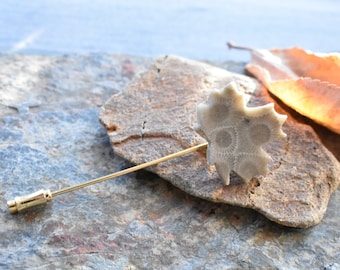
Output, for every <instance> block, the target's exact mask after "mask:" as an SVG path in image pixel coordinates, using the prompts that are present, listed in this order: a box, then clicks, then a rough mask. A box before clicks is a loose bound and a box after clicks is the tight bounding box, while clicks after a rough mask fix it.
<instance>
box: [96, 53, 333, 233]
mask: <svg viewBox="0 0 340 270" xmlns="http://www.w3.org/2000/svg"><path fill="white" fill-rule="evenodd" d="M231 81H235V82H236V84H237V85H238V87H239V89H242V90H243V92H244V93H245V94H247V95H248V96H249V103H248V106H255V105H263V104H266V103H269V102H275V101H273V99H272V98H271V97H270V96H269V95H268V93H267V92H266V91H265V90H264V89H263V88H256V83H255V81H253V80H252V79H250V78H248V77H246V76H243V75H238V74H234V73H230V72H228V71H226V70H223V69H220V68H217V67H213V66H210V65H208V64H204V63H200V62H197V61H192V60H188V59H184V58H180V57H176V56H162V57H160V58H158V59H156V60H155V62H154V64H153V65H152V66H151V67H150V69H149V70H148V71H147V72H146V73H144V74H143V75H141V76H139V77H137V78H136V79H135V80H134V81H133V82H132V83H131V84H130V85H129V86H128V87H127V88H126V89H125V91H124V92H122V93H119V94H117V95H114V96H113V97H111V99H110V100H109V101H108V102H107V103H106V104H105V105H104V107H103V108H102V110H101V114H100V120H101V122H102V123H103V124H104V125H105V127H106V129H107V131H108V134H109V137H110V140H111V143H112V146H113V148H114V151H115V153H116V154H118V155H120V156H122V157H123V158H125V159H127V160H129V161H130V162H132V163H135V164H140V163H144V162H147V161H150V160H153V159H156V158H159V157H162V156H165V155H168V154H170V153H175V152H177V151H180V150H183V149H185V148H188V147H190V146H193V145H196V144H198V143H201V142H203V141H204V140H203V138H202V137H201V136H200V135H198V134H197V133H196V131H195V125H196V124H197V120H196V118H197V115H196V106H197V104H198V103H200V102H203V101H205V100H206V99H207V97H208V95H209V93H210V91H211V89H214V88H215V89H216V88H217V89H220V88H222V87H224V86H225V85H226V84H227V83H229V82H231ZM275 109H276V110H277V111H278V112H279V113H285V112H284V110H283V109H282V108H280V106H279V105H278V104H276V105H275ZM283 130H284V132H285V133H286V134H287V138H286V139H285V140H281V141H275V142H272V143H269V144H268V145H267V146H266V147H265V150H266V152H267V153H268V154H269V155H270V156H271V157H272V161H271V162H270V163H269V173H268V174H267V175H266V176H264V177H262V176H261V177H258V178H253V179H252V180H251V181H250V182H249V183H244V182H243V181H241V180H240V178H239V177H238V176H237V175H231V178H230V181H231V182H230V185H229V186H225V185H223V183H222V181H221V179H220V177H219V175H218V174H217V172H216V169H215V167H214V166H209V165H208V164H207V161H206V153H204V152H196V153H193V154H190V155H188V156H185V157H181V158H177V159H174V160H171V161H168V162H165V163H161V164H158V165H157V166H153V167H150V168H149V170H150V171H152V172H154V173H156V174H158V175H160V176H161V177H163V178H164V179H166V180H168V181H170V182H171V183H172V184H174V185H175V186H177V187H179V188H181V189H182V190H184V191H186V192H188V193H190V194H192V195H194V196H197V197H200V198H204V199H207V200H210V201H214V202H221V203H227V204H232V205H238V206H242V207H248V208H252V209H255V210H257V211H259V212H260V213H262V214H263V215H265V216H266V217H267V218H269V219H270V220H273V221H275V222H277V223H279V224H282V225H286V226H292V227H300V228H303V227H309V226H313V225H315V224H317V223H318V222H320V220H321V219H322V217H323V215H324V213H325V211H326V209H327V205H328V201H329V198H330V196H331V194H332V192H333V191H334V190H335V189H336V188H337V186H338V185H339V182H340V165H339V162H338V161H337V159H336V158H335V157H334V156H333V154H332V153H331V152H329V151H328V150H327V149H326V147H324V146H323V144H322V142H321V141H320V139H319V138H318V136H317V135H316V133H315V132H314V130H313V129H312V128H311V127H310V126H309V125H306V124H303V123H299V122H298V121H297V120H296V119H295V118H293V117H292V116H291V115H289V117H288V119H287V121H286V123H285V124H284V126H283ZM332 136H334V134H333V135H332ZM339 141H340V140H337V143H335V144H333V145H335V146H334V147H336V148H337V149H338V146H337V145H336V144H338V143H340V142H339Z"/></svg>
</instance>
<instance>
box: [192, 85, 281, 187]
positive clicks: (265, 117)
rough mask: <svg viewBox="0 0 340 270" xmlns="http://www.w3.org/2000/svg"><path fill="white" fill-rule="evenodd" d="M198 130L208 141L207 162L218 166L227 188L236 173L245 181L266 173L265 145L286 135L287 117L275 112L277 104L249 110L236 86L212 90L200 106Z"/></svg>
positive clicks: (217, 168) (198, 110)
mask: <svg viewBox="0 0 340 270" xmlns="http://www.w3.org/2000/svg"><path fill="white" fill-rule="evenodd" d="M197 116H198V127H197V128H198V131H199V132H200V133H201V134H202V136H203V137H205V138H206V139H207V141H208V150H207V160H208V163H209V164H210V165H212V164H215V166H216V170H217V172H218V174H219V175H220V176H221V177H222V179H223V182H224V184H225V185H229V183H230V172H231V170H233V171H234V172H235V173H237V174H238V175H239V176H240V177H241V178H242V179H243V180H245V181H246V182H248V181H250V179H251V178H252V177H254V176H256V175H264V174H266V173H267V163H268V161H269V160H270V157H269V155H268V154H267V153H266V152H265V151H264V150H263V149H262V146H263V145H264V144H265V143H268V142H270V141H272V140H276V139H280V138H283V137H285V136H286V134H285V133H284V132H283V131H282V129H281V128H282V124H283V123H284V121H285V120H286V118H287V116H285V115H280V114H278V113H276V112H275V110H274V104H273V103H270V104H267V105H264V106H260V107H252V108H248V107H247V106H246V102H245V96H244V95H243V94H242V93H240V92H239V91H238V90H237V86H236V84H235V83H230V84H228V85H227V86H226V87H225V88H224V89H223V90H222V91H218V90H213V91H212V92H211V94H210V96H209V98H208V102H207V103H206V104H199V105H198V107H197Z"/></svg>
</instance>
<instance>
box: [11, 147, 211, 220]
mask: <svg viewBox="0 0 340 270" xmlns="http://www.w3.org/2000/svg"><path fill="white" fill-rule="evenodd" d="M207 145H208V143H207V142H206V143H202V144H199V145H196V146H193V147H190V148H188V149H185V150H183V151H180V152H177V153H174V154H170V155H168V156H165V157H162V158H159V159H155V160H152V161H149V162H146V163H143V164H140V165H136V166H134V167H131V168H128V169H125V170H122V171H119V172H115V173H112V174H109V175H105V176H102V177H99V178H96V179H93V180H90V181H88V182H85V183H82V184H78V185H74V186H71V187H67V188H63V189H60V190H57V191H54V192H50V191H49V190H47V191H48V196H47V195H46V194H45V193H44V191H42V192H36V193H32V194H30V195H27V196H23V197H16V198H15V199H14V200H10V201H8V202H7V205H8V207H9V209H10V212H11V213H12V214H15V213H18V212H21V211H23V210H25V209H28V208H31V207H34V206H37V205H45V204H46V203H47V202H48V201H51V200H52V198H53V197H54V196H58V195H61V194H64V193H67V192H71V191H74V190H77V189H81V188H84V187H87V186H90V185H94V184H97V183H100V182H104V181H107V180H110V179H113V178H116V177H118V176H122V175H125V174H128V173H131V172H135V171H138V170H141V169H144V168H146V167H150V166H152V165H156V164H158V163H161V162H164V161H167V160H170V159H174V158H177V157H180V156H183V155H186V154H189V153H192V152H195V151H197V150H199V149H201V148H204V147H206V146H207ZM37 193H39V194H38V196H37Z"/></svg>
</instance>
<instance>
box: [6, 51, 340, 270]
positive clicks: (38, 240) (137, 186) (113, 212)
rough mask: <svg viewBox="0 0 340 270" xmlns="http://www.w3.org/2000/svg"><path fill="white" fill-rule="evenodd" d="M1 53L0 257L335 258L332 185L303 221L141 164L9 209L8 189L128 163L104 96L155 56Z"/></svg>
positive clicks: (108, 265)
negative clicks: (119, 152)
mask: <svg viewBox="0 0 340 270" xmlns="http://www.w3.org/2000/svg"><path fill="white" fill-rule="evenodd" d="M0 63H1V65H0V100H1V101H0V103H1V105H0V124H1V125H0V168H1V175H0V194H1V204H0V239H1V241H0V268H2V269H61V268H75V269H251V268H252V269H253V268H267V269H305V268H308V269H337V268H339V267H340V255H339V250H340V243H339V237H340V235H339V222H340V217H339V215H338V210H337V207H338V206H339V204H340V191H339V189H338V190H336V191H335V192H334V193H333V195H332V197H331V200H330V202H329V207H328V210H327V212H326V214H325V217H324V219H323V220H322V222H321V223H320V224H318V225H317V226H314V227H311V228H309V229H290V228H287V227H282V226H280V225H277V224H275V223H273V222H271V221H269V220H268V219H266V218H265V217H263V216H262V215H261V214H258V213H257V212H255V211H253V210H249V209H243V208H239V207H235V206H229V205H225V204H218V203H212V202H208V201H205V200H202V199H198V198H195V197H192V196H190V195H188V194H186V193H184V192H182V191H181V190H179V189H177V188H176V187H174V186H172V185H171V184H170V183H168V182H166V181H164V180H162V179H161V178H159V177H158V176H156V175H154V174H151V173H148V172H146V171H141V172H138V173H133V174H131V175H126V176H123V177H121V178H118V179H116V180H113V181H110V182H106V183H102V184H99V185H95V186H92V187H88V188H85V189H83V190H79V191H76V192H73V193H69V194H65V195H61V196H58V197H55V199H54V201H53V202H52V203H51V204H49V205H47V206H46V207H45V208H44V209H35V210H32V211H30V212H26V213H23V214H19V215H15V216H13V215H11V214H10V213H9V212H8V209H7V206H6V201H7V200H9V199H12V198H13V197H14V196H17V195H24V194H27V193H30V192H33V191H35V190H37V189H40V188H51V189H52V190H56V189H59V188H62V187H65V186H68V185H72V184H76V183H80V182H82V181H85V180H88V179H90V178H93V177H98V176H101V175H104V174H107V173H110V172H114V171H117V170H120V169H122V168H126V167H128V166H130V165H129V164H128V163H127V162H126V161H124V160H123V159H121V158H119V157H117V156H116V155H115V154H114V153H113V152H112V149H111V146H110V142H109V139H108V136H107V135H106V130H105V129H104V128H103V127H102V126H101V125H100V123H99V121H98V114H99V107H100V106H101V105H102V104H103V103H104V102H105V101H106V100H107V99H108V98H109V97H110V96H111V95H112V94H113V93H118V92H120V91H122V90H123V89H124V87H125V86H126V85H127V84H128V83H129V81H130V79H129V77H130V78H132V77H133V74H135V73H139V72H140V71H143V70H145V69H146V68H147V67H148V65H149V64H150V63H151V59H146V58H136V57H130V56H111V55H87V56H76V55H74V56H64V57H38V56H7V55H2V56H0ZM217 64H219V65H221V66H227V65H225V64H222V63H217Z"/></svg>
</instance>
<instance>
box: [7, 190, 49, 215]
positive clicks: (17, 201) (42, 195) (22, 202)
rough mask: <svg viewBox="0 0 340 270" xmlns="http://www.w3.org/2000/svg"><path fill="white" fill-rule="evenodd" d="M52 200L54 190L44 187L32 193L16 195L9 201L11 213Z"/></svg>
mask: <svg viewBox="0 0 340 270" xmlns="http://www.w3.org/2000/svg"><path fill="white" fill-rule="evenodd" d="M51 200H52V192H51V191H50V190H49V189H42V190H39V191H37V192H34V193H32V194H29V195H26V196H22V197H15V198H14V200H10V201H8V202H7V205H8V207H9V211H10V212H11V214H16V213H19V212H21V211H24V210H26V209H29V208H31V207H35V206H39V205H45V204H46V203H47V202H49V201H51Z"/></svg>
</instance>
